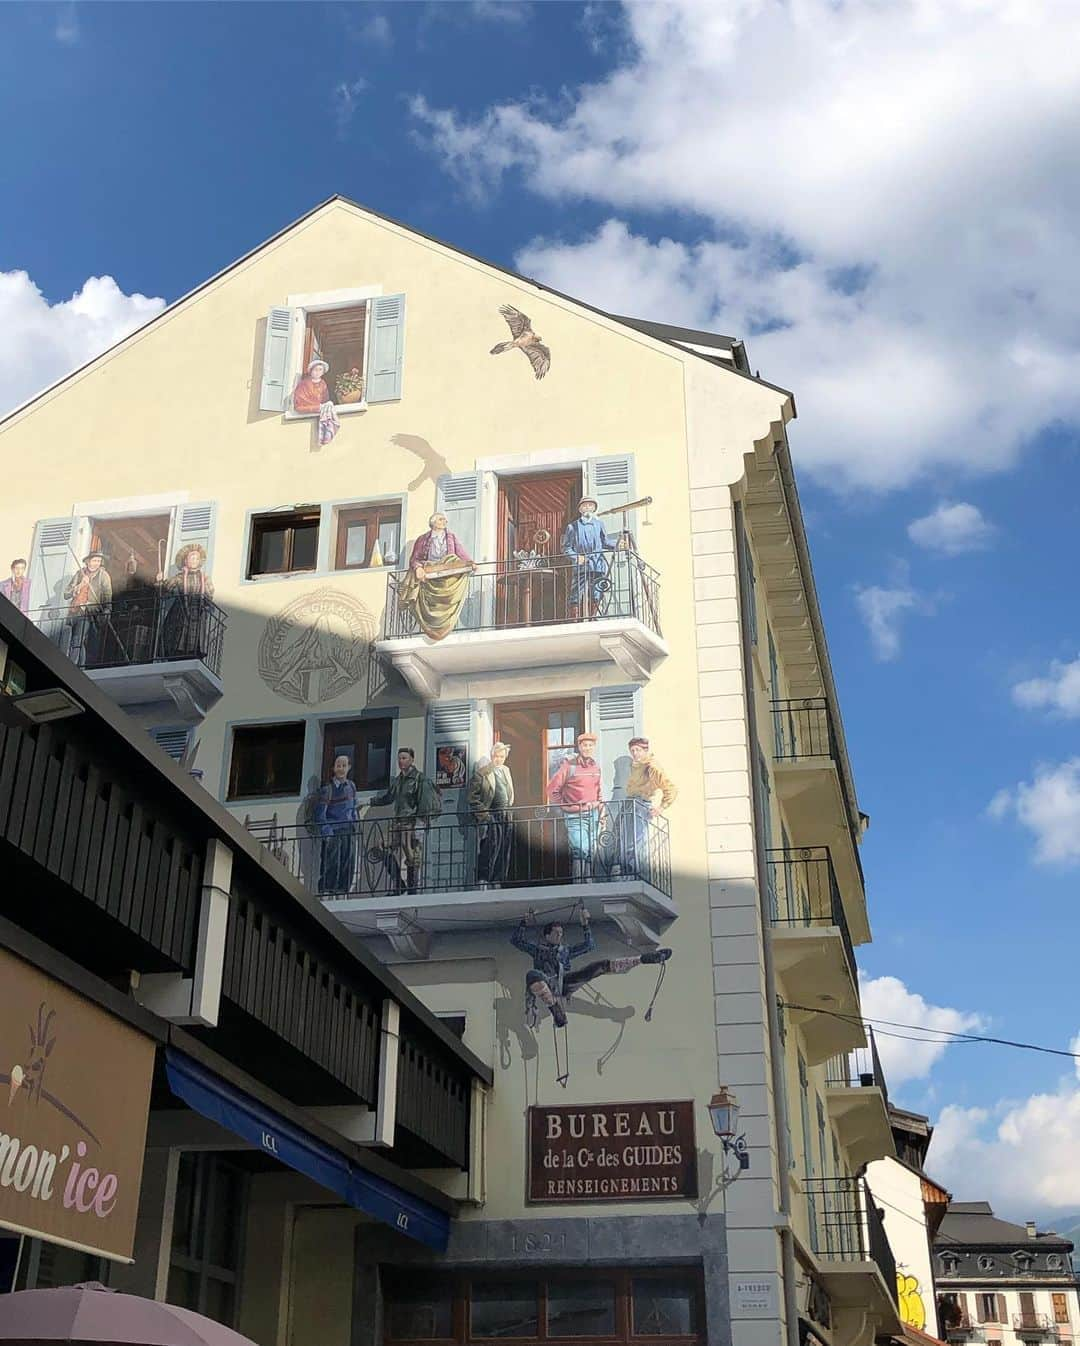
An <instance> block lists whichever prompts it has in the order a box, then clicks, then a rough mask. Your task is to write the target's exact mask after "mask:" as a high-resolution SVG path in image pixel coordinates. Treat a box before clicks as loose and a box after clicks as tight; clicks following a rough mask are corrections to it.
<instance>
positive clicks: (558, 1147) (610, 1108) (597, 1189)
mask: <svg viewBox="0 0 1080 1346" xmlns="http://www.w3.org/2000/svg"><path fill="white" fill-rule="evenodd" d="M528 1127H529V1186H528V1192H529V1197H528V1199H529V1200H530V1201H533V1202H544V1203H553V1204H566V1203H578V1204H582V1203H584V1204H588V1203H589V1202H593V1201H663V1200H668V1201H670V1200H672V1199H673V1198H680V1197H682V1198H686V1197H696V1196H697V1151H696V1149H695V1147H694V1104H693V1103H692V1102H686V1101H684V1102H677V1103H592V1104H585V1105H579V1106H576V1107H575V1106H568V1105H563V1106H560V1107H553V1108H530V1109H529V1120H528Z"/></svg>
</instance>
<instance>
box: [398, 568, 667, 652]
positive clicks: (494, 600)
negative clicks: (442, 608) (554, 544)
mask: <svg viewBox="0 0 1080 1346" xmlns="http://www.w3.org/2000/svg"><path fill="white" fill-rule="evenodd" d="M409 575H410V572H409V571H408V570H397V571H392V572H391V573H390V574H389V575H387V580H386V611H385V615H384V618H383V637H384V638H385V639H387V640H394V639H398V638H401V637H405V636H415V635H418V634H419V632H420V624H419V621H418V619H417V614H416V610H415V608H416V605H415V601H414V600H413V599H411V598H410V596H409V590H410V588H411V587H412V586H411V584H405V581H406V579H407V578H408V577H409ZM659 580H660V577H659V575H658V573H657V571H656V570H654V569H653V567H652V566H650V565H648V564H647V563H646V562H645V561H643V560H642V559H641V557H640V556H639V555H638V553H637V552H631V551H621V550H620V551H613V552H605V553H604V557H603V562H602V569H599V570H597V571H593V570H590V568H589V566H588V565H587V564H586V565H581V564H579V563H578V562H577V560H576V558H575V557H572V556H529V557H526V558H524V559H523V560H513V561H479V562H477V563H476V565H475V566H474V568H473V570H472V572H471V574H470V576H469V581H468V593H467V594H466V596H465V600H464V602H463V603H462V605H461V610H460V612H459V614H458V617H457V621H456V623H455V625H454V630H455V631H503V630H507V629H509V628H513V627H520V626H524V627H534V626H555V625H558V624H559V623H562V622H572V621H603V620H605V619H610V618H615V617H636V618H637V619H638V620H639V621H641V622H643V623H644V624H645V625H646V626H647V627H648V628H649V629H650V630H651V631H654V632H655V633H656V634H657V635H660V612H659Z"/></svg>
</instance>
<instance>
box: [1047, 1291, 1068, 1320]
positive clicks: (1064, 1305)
mask: <svg viewBox="0 0 1080 1346" xmlns="http://www.w3.org/2000/svg"><path fill="white" fill-rule="evenodd" d="M1050 1298H1051V1300H1052V1301H1053V1305H1054V1322H1055V1323H1067V1322H1068V1321H1069V1296H1068V1295H1067V1294H1065V1293H1064V1292H1062V1291H1058V1290H1055V1291H1054V1292H1053V1293H1052V1294H1051V1296H1050Z"/></svg>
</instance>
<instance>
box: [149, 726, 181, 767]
mask: <svg viewBox="0 0 1080 1346" xmlns="http://www.w3.org/2000/svg"><path fill="white" fill-rule="evenodd" d="M147 732H148V733H149V734H150V737H151V738H152V739H153V740H154V742H155V743H156V744H157V745H158V747H159V748H161V749H162V750H163V751H164V752H167V753H168V755H169V756H170V757H171V758H172V759H173V761H174V762H182V761H183V760H184V754H185V753H186V752H187V749H188V744H189V743H190V742H191V728H190V726H185V725H178V726H173V725H156V726H155V727H154V728H152V729H150V730H148V731H147Z"/></svg>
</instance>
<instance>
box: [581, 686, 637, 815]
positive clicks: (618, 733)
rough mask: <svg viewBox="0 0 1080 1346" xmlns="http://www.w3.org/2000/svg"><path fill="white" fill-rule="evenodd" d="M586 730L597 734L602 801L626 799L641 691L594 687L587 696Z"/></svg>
mask: <svg viewBox="0 0 1080 1346" xmlns="http://www.w3.org/2000/svg"><path fill="white" fill-rule="evenodd" d="M589 728H590V729H591V730H592V732H593V733H594V734H598V735H599V740H598V742H597V745H596V760H597V761H598V762H599V763H600V771H601V774H602V777H603V785H602V788H601V791H600V793H601V795H602V797H603V798H604V799H625V798H626V782H627V780H628V779H629V777H630V764H631V757H630V748H629V746H628V745H629V742H630V740H631V739H632V738H636V737H638V736H640V734H641V732H642V729H641V688H640V687H633V686H630V687H594V688H593V689H592V691H591V692H590V693H589Z"/></svg>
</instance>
